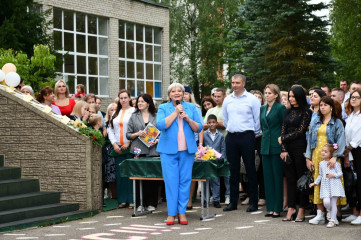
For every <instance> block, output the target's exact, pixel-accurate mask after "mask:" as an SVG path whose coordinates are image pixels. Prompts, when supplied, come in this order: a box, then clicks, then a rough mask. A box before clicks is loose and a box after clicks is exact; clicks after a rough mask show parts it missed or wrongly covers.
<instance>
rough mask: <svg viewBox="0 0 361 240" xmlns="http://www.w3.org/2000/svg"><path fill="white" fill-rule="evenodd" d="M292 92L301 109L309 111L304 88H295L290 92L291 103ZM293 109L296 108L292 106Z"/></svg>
mask: <svg viewBox="0 0 361 240" xmlns="http://www.w3.org/2000/svg"><path fill="white" fill-rule="evenodd" d="M291 91H292V93H293V96H294V97H295V99H296V102H297V104H298V106H299V108H300V109H308V103H307V100H306V93H305V90H304V89H303V87H300V86H294V87H292V88H291V89H290V90H289V91H288V101H290V92H291ZM291 108H294V106H293V105H292V104H291Z"/></svg>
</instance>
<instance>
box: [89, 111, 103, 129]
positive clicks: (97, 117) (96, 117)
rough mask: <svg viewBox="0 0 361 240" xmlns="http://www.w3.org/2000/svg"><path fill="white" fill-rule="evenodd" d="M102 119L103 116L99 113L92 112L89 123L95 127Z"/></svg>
mask: <svg viewBox="0 0 361 240" xmlns="http://www.w3.org/2000/svg"><path fill="white" fill-rule="evenodd" d="M101 120H102V117H101V116H100V115H99V114H92V115H90V117H89V120H88V122H89V124H90V125H91V126H92V127H94V126H95V125H96V124H97V123H98V122H99V121H101Z"/></svg>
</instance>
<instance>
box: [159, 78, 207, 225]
mask: <svg viewBox="0 0 361 240" xmlns="http://www.w3.org/2000/svg"><path fill="white" fill-rule="evenodd" d="M183 95H184V86H183V85H182V84H180V83H173V84H171V85H170V86H169V87H168V97H169V98H170V102H168V103H164V104H161V105H160V106H159V109H158V114H157V127H158V129H159V130H160V131H162V133H161V134H160V138H159V143H158V147H157V152H159V153H160V159H161V163H162V173H163V178H164V183H165V190H166V195H167V207H168V218H167V225H173V224H174V219H175V216H176V215H177V213H178V222H179V223H180V224H183V225H187V224H188V221H187V218H186V216H185V211H186V206H187V202H188V200H189V190H190V185H191V181H192V168H193V162H194V154H195V153H196V152H197V144H196V141H195V138H194V132H200V131H201V130H202V123H201V119H200V118H199V114H198V112H197V109H196V107H195V106H194V105H193V104H191V103H187V102H183V101H182V100H183Z"/></svg>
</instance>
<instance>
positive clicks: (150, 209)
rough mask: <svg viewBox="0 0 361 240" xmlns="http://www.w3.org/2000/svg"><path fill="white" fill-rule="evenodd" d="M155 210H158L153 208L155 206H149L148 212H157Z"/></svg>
mask: <svg viewBox="0 0 361 240" xmlns="http://www.w3.org/2000/svg"><path fill="white" fill-rule="evenodd" d="M155 209H156V208H155V207H153V206H148V207H147V210H148V211H155Z"/></svg>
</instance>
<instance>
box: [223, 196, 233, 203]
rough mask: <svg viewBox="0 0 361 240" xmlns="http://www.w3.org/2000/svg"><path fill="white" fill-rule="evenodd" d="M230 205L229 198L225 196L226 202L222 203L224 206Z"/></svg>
mask: <svg viewBox="0 0 361 240" xmlns="http://www.w3.org/2000/svg"><path fill="white" fill-rule="evenodd" d="M230 203H231V200H230V198H229V196H226V200H225V201H224V204H226V205H228V204H230Z"/></svg>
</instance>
